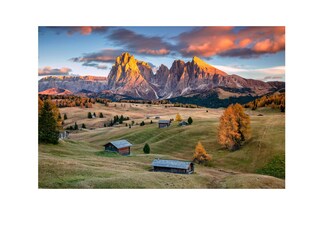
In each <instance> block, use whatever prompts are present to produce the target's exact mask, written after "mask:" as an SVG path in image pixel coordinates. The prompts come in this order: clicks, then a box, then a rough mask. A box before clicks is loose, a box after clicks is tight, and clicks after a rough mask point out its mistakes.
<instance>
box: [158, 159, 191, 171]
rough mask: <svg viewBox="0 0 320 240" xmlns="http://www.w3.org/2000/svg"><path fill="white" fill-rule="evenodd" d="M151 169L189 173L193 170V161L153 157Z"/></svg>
mask: <svg viewBox="0 0 320 240" xmlns="http://www.w3.org/2000/svg"><path fill="white" fill-rule="evenodd" d="M152 169H153V171H154V172H171V173H183V174H191V173H193V172H194V163H192V162H186V161H181V160H165V159H154V160H153V161H152Z"/></svg>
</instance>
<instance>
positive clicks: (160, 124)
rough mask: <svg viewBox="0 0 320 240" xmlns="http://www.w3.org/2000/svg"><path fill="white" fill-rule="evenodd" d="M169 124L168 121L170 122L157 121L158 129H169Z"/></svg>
mask: <svg viewBox="0 0 320 240" xmlns="http://www.w3.org/2000/svg"><path fill="white" fill-rule="evenodd" d="M170 124H171V121H170V120H159V121H158V125H159V128H166V127H169V126H170Z"/></svg>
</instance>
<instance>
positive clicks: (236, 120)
mask: <svg viewBox="0 0 320 240" xmlns="http://www.w3.org/2000/svg"><path fill="white" fill-rule="evenodd" d="M249 138H250V117H249V115H247V114H246V113H245V112H244V109H243V107H242V106H241V105H240V104H238V103H237V104H234V105H233V104H232V105H230V106H229V107H228V108H227V109H226V110H225V111H224V112H223V114H222V116H221V117H220V124H219V127H218V142H219V143H220V144H221V145H222V146H224V147H225V148H227V149H229V150H237V149H239V148H240V146H241V145H242V144H243V142H244V141H246V140H248V139H249Z"/></svg>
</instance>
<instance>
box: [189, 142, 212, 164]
mask: <svg viewBox="0 0 320 240" xmlns="http://www.w3.org/2000/svg"><path fill="white" fill-rule="evenodd" d="M211 159H212V158H211V157H210V156H209V154H208V153H207V152H206V150H205V149H204V147H203V145H202V144H201V142H198V144H197V146H196V148H195V150H194V154H193V161H194V162H196V163H205V162H207V161H210V160H211Z"/></svg>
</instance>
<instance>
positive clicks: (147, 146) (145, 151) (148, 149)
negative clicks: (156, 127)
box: [143, 143, 150, 154]
mask: <svg viewBox="0 0 320 240" xmlns="http://www.w3.org/2000/svg"><path fill="white" fill-rule="evenodd" d="M143 152H144V153H145V154H149V153H150V146H149V144H148V143H146V144H145V145H144V147H143Z"/></svg>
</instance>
